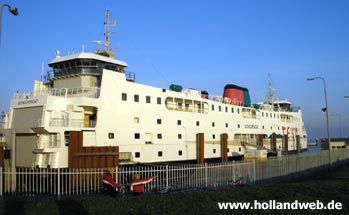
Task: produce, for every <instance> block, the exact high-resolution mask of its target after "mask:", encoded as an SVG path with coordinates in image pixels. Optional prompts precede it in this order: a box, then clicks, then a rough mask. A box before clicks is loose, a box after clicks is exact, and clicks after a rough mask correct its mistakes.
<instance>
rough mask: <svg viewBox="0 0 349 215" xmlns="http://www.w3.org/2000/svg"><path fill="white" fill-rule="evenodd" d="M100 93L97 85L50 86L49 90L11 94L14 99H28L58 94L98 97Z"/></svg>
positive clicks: (62, 95) (63, 95)
mask: <svg viewBox="0 0 349 215" xmlns="http://www.w3.org/2000/svg"><path fill="white" fill-rule="evenodd" d="M99 93H100V88H98V87H74V88H52V89H49V90H42V91H36V92H22V93H19V92H16V93H15V94H14V96H13V98H14V99H29V98H34V97H38V96H45V95H51V96H60V97H74V96H76V97H78V96H82V97H90V98H98V97H99Z"/></svg>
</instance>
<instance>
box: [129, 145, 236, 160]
mask: <svg viewBox="0 0 349 215" xmlns="http://www.w3.org/2000/svg"><path fill="white" fill-rule="evenodd" d="M239 151H240V152H241V147H239ZM212 152H213V154H216V153H217V150H216V149H213V150H212ZM227 152H229V148H227ZM163 154H164V153H163V151H158V157H162V156H163ZM182 155H183V151H182V150H178V156H182ZM134 157H135V158H140V157H141V153H140V152H135V154H134Z"/></svg>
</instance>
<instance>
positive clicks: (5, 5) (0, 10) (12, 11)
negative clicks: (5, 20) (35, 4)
mask: <svg viewBox="0 0 349 215" xmlns="http://www.w3.org/2000/svg"><path fill="white" fill-rule="evenodd" d="M4 7H8V11H9V12H10V13H12V14H13V15H14V16H17V15H18V9H17V8H16V7H11V6H10V5H8V4H2V5H1V8H0V43H1V28H2V24H1V23H2V21H1V18H2V8H4Z"/></svg>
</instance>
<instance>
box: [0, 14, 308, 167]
mask: <svg viewBox="0 0 349 215" xmlns="http://www.w3.org/2000/svg"><path fill="white" fill-rule="evenodd" d="M109 27H111V22H110V13H109V11H107V12H106V20H105V29H106V32H105V35H106V38H105V43H104V47H102V48H101V47H100V48H98V49H97V51H96V52H94V53H87V52H81V53H77V54H71V55H67V56H61V55H60V53H59V52H56V54H55V57H54V59H53V60H52V61H51V62H50V63H49V64H48V65H49V67H50V68H51V69H52V71H50V72H49V73H48V75H47V76H46V78H44V79H42V80H37V81H35V82H34V88H33V90H32V91H31V92H16V93H15V94H14V98H13V99H12V100H11V106H10V111H9V113H8V114H4V115H3V128H2V130H1V136H2V139H1V140H2V141H1V144H2V146H3V147H2V155H3V156H4V160H5V163H6V161H8V162H9V164H8V165H14V166H16V167H37V168H47V167H50V168H68V167H69V168H73V167H106V166H115V165H122V164H125V163H127V164H129V163H167V162H190V161H194V162H199V163H203V162H205V161H206V160H210V159H213V160H214V159H216V160H217V159H218V160H222V161H227V160H230V159H235V158H243V157H244V155H245V153H246V155H247V154H249V155H250V156H249V157H246V159H248V158H251V154H252V158H254V157H253V155H254V154H258V155H261V154H263V156H262V158H265V156H266V154H267V153H291V152H300V151H303V150H306V149H307V133H306V130H305V128H304V123H303V120H302V111H301V109H300V108H292V107H291V103H290V102H289V101H279V100H275V99H273V96H270V95H272V94H269V97H268V101H267V102H262V103H257V104H253V103H251V100H250V96H249V91H248V89H247V88H245V87H241V86H238V85H235V84H230V83H228V84H227V85H226V86H225V87H224V88H223V86H222V91H223V94H222V95H219V96H216V95H211V94H209V93H208V92H206V91H205V90H199V89H195V88H191V87H195V86H191V87H190V88H183V87H182V86H181V85H180V84H172V85H170V86H169V87H168V88H167V87H165V88H158V87H153V86H148V85H144V84H141V83H138V81H136V77H135V74H134V73H130V72H127V67H128V64H127V63H126V62H124V61H121V60H117V59H115V58H114V57H115V54H114V53H113V52H112V51H111V50H110V48H109V47H110V40H109V36H110V31H109ZM208 81H209V80H208ZM271 98H272V99H271ZM251 150H255V152H254V153H251ZM258 150H264V152H262V153H259V152H257V151H258ZM247 152H248V153H247ZM255 158H258V156H257V157H255ZM11 159H13V160H11Z"/></svg>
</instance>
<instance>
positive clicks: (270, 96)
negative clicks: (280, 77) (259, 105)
mask: <svg viewBox="0 0 349 215" xmlns="http://www.w3.org/2000/svg"><path fill="white" fill-rule="evenodd" d="M274 101H275V90H274V89H273V85H272V82H271V74H270V73H268V92H267V103H268V104H271V105H273V106H274Z"/></svg>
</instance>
